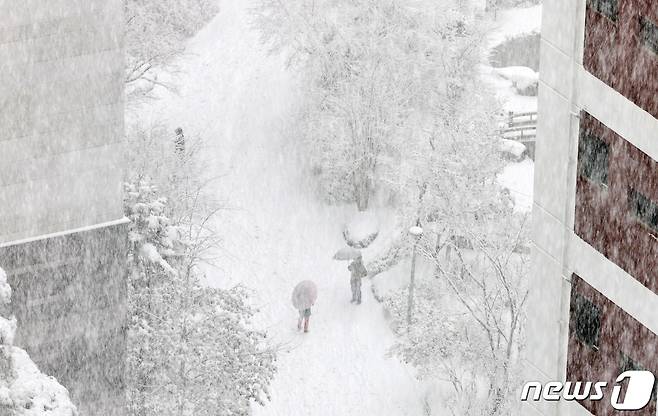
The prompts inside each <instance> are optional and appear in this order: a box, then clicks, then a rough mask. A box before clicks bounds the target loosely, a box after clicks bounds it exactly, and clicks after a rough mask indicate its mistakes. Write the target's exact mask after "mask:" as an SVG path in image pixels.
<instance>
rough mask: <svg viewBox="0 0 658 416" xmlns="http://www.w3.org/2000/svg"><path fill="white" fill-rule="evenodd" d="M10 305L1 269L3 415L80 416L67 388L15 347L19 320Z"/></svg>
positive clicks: (0, 390)
mask: <svg viewBox="0 0 658 416" xmlns="http://www.w3.org/2000/svg"><path fill="white" fill-rule="evenodd" d="M10 302H11V287H10V286H9V283H8V282H7V275H6V274H5V272H4V270H2V268H0V415H3V416H76V415H77V414H78V412H77V410H76V408H75V406H74V405H73V403H71V400H70V398H69V392H68V391H67V390H66V388H64V387H63V386H62V385H61V384H59V383H58V382H57V380H55V378H53V377H49V376H46V375H44V374H43V373H41V372H40V371H39V369H38V368H37V366H36V365H35V364H34V362H32V360H31V359H30V357H29V355H28V354H27V352H25V351H24V350H22V349H21V348H18V347H15V346H14V345H13V344H14V333H15V331H16V319H15V318H14V317H8V316H7V314H8V311H9V304H10Z"/></svg>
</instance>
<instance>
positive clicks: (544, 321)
mask: <svg viewBox="0 0 658 416" xmlns="http://www.w3.org/2000/svg"><path fill="white" fill-rule="evenodd" d="M624 1H635V0H624ZM654 7H658V3H655V2H654ZM586 10H587V3H586V0H550V1H545V2H544V3H543V12H542V19H543V21H542V41H541V65H540V88H539V113H540V117H539V125H538V136H537V149H536V160H535V184H534V185H535V192H534V195H535V196H534V206H533V237H534V250H533V254H532V260H533V266H532V271H531V275H530V280H531V283H530V284H531V286H530V287H531V292H530V298H529V299H528V305H529V310H528V324H527V328H528V330H527V348H526V354H525V359H524V364H525V368H526V374H525V379H526V380H528V381H529V380H532V381H540V382H548V381H566V379H567V359H568V352H569V317H570V315H569V311H570V302H571V297H570V295H571V287H572V275H573V273H576V274H577V275H578V276H580V277H581V278H582V279H583V280H584V282H586V283H587V284H588V285H590V286H591V287H593V288H594V289H595V290H597V291H599V292H601V293H602V294H604V295H605V297H606V298H608V299H609V300H611V301H612V302H614V303H615V304H616V306H617V307H619V308H620V309H621V310H623V311H624V312H625V313H627V314H628V315H629V316H631V317H632V318H633V319H635V320H637V321H638V322H639V323H640V324H642V325H643V326H644V327H646V328H648V329H649V330H650V331H653V333H654V334H655V333H658V332H656V331H657V330H658V315H656V313H655V311H656V310H658V309H657V308H658V296H656V294H654V293H653V292H652V291H651V290H649V289H648V288H647V287H645V286H643V285H642V284H641V283H639V282H638V281H637V280H636V279H634V278H633V276H631V275H629V274H628V273H627V272H625V271H623V270H622V269H621V268H619V267H618V266H616V265H615V264H614V263H612V262H610V261H609V260H608V259H606V258H605V256H604V255H603V254H601V253H599V252H598V251H597V250H595V249H594V248H593V247H592V246H590V245H589V244H587V243H586V242H584V241H583V240H582V239H580V238H579V237H578V236H576V234H575V233H574V226H575V210H576V181H577V158H578V139H579V132H580V128H581V116H580V114H581V111H586V112H587V113H589V114H591V115H592V116H594V117H596V118H597V119H598V120H601V121H603V122H604V123H605V125H606V126H607V127H609V128H610V129H612V130H613V131H614V132H615V133H616V134H618V135H620V136H621V137H623V138H624V139H626V140H628V142H629V143H631V144H632V145H633V146H635V147H636V148H638V149H639V150H641V151H642V152H644V153H645V154H647V155H648V156H650V157H651V158H652V159H653V160H658V136H657V133H656V132H658V120H657V119H656V118H654V117H653V116H652V115H651V114H649V113H647V112H646V111H644V110H643V109H641V108H640V107H638V106H637V105H636V104H634V103H633V102H631V101H630V100H629V99H628V98H626V97H624V96H622V95H621V94H620V93H619V92H617V91H615V90H614V89H613V88H611V87H610V86H608V85H606V84H605V83H604V82H603V81H601V80H600V79H598V78H596V77H595V76H594V75H592V74H590V73H588V72H587V71H586V69H585V68H584V67H583V56H584V44H585V17H586ZM593 381H594V380H593ZM523 409H524V412H523V414H532V415H539V414H541V415H589V414H590V413H589V412H588V411H587V410H585V408H584V407H583V406H581V405H579V404H578V403H576V402H566V401H564V400H562V401H559V402H547V401H538V402H529V403H525V404H524V406H523Z"/></svg>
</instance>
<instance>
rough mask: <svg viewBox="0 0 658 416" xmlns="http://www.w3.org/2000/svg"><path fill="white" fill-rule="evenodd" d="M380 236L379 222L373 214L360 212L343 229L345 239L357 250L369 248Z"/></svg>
mask: <svg viewBox="0 0 658 416" xmlns="http://www.w3.org/2000/svg"><path fill="white" fill-rule="evenodd" d="M378 235H379V220H378V219H377V216H376V215H375V214H374V213H372V212H358V213H357V214H356V215H354V216H353V217H352V219H350V221H349V222H348V223H347V224H345V227H344V228H343V238H345V241H346V242H347V244H348V245H349V246H351V247H355V248H366V247H368V246H369V245H370V244H371V243H372V242H373V241H375V238H377V236H378Z"/></svg>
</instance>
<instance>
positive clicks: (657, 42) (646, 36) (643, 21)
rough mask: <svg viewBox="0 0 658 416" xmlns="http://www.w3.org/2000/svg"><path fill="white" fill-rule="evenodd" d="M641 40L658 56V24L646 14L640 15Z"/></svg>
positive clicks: (643, 45)
mask: <svg viewBox="0 0 658 416" xmlns="http://www.w3.org/2000/svg"><path fill="white" fill-rule="evenodd" d="M651 37H652V38H651ZM640 42H642V47H643V48H645V49H648V50H649V52H651V53H653V54H654V55H656V56H657V57H658V24H656V23H655V22H654V21H653V20H651V19H649V18H648V17H645V16H640Z"/></svg>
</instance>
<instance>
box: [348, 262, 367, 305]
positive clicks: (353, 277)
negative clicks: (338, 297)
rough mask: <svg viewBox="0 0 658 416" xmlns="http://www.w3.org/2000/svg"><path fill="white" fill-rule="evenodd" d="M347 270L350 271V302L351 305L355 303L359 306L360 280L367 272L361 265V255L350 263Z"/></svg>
mask: <svg viewBox="0 0 658 416" xmlns="http://www.w3.org/2000/svg"><path fill="white" fill-rule="evenodd" d="M347 270H349V271H350V287H351V288H352V300H351V303H356V304H357V305H360V304H361V279H363V278H364V277H366V276H367V275H368V271H367V270H366V268H365V266H364V265H363V259H362V257H361V255H360V254H359V256H358V257H357V258H355V259H354V261H352V263H350V265H349V266H347Z"/></svg>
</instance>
